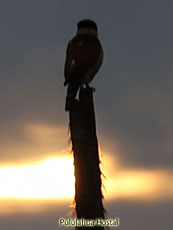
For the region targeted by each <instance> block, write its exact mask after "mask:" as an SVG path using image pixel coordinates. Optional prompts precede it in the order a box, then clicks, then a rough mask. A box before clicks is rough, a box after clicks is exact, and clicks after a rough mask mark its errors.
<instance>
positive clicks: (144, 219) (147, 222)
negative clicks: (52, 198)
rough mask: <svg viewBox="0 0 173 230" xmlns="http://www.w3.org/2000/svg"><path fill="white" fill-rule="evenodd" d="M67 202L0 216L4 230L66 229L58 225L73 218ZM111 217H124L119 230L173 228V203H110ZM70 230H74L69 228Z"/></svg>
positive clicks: (108, 210)
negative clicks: (36, 210) (60, 221)
mask: <svg viewBox="0 0 173 230" xmlns="http://www.w3.org/2000/svg"><path fill="white" fill-rule="evenodd" d="M67 205H68V204H67V203H66V202H65V203H64V205H62V204H59V203H56V205H50V206H48V207H47V208H46V209H45V210H42V212H38V213H33V214H32V213H20V214H14V215H7V216H0V228H1V229H3V230H7V229H8V230H12V229H13V230H18V229H26V230H29V229H33V230H47V229H65V228H60V227H59V226H58V219H59V218H61V217H63V218H69V216H68V215H67V213H68V212H69V210H70V209H69V208H67ZM106 206H107V212H108V214H107V218H117V217H119V218H120V226H119V227H118V228H117V229H119V230H123V229H129V230H133V229H141V230H145V229H146V228H147V229H158V230H162V229H164V228H165V226H166V229H167V230H171V229H172V225H173V220H172V215H171V214H172V211H173V205H172V203H170V202H169V203H140V202H136V203H135V202H133V203H132V202H123V201H121V202H120V201H119V202H112V203H107V205H106ZM69 229H70V228H69Z"/></svg>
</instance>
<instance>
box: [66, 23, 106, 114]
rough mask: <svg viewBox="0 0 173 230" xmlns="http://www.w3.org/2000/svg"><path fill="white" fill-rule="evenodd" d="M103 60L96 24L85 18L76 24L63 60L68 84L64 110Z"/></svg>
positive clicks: (87, 82) (88, 81) (94, 73)
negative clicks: (74, 33)
mask: <svg viewBox="0 0 173 230" xmlns="http://www.w3.org/2000/svg"><path fill="white" fill-rule="evenodd" d="M102 61H103V49H102V46H101V43H100V41H99V39H98V30H97V25H96V23H95V22H94V21H92V20H89V19H85V20H81V21H79V22H78V24H77V34H76V36H75V37H74V38H73V39H72V40H70V41H69V43H68V46H67V51H66V61H65V69H64V75H65V82H64V85H65V86H66V85H68V89H67V97H66V110H69V108H68V106H69V104H70V103H71V102H72V101H75V97H76V94H77V92H78V89H79V87H83V86H84V87H85V86H88V84H89V83H90V82H91V81H92V80H93V78H94V76H95V75H96V73H97V72H98V70H99V68H100V66H101V64H102Z"/></svg>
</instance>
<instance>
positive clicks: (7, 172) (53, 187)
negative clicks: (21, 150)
mask: <svg viewBox="0 0 173 230" xmlns="http://www.w3.org/2000/svg"><path fill="white" fill-rule="evenodd" d="M0 181H1V186H0V198H1V199H2V198H3V199H5V198H46V199H49V198H68V197H72V196H73V195H74V181H75V179H74V167H73V160H72V158H54V159H49V160H46V161H43V162H41V163H38V164H35V165H27V166H12V167H11V166H10V167H2V168H0Z"/></svg>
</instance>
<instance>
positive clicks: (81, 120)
mask: <svg viewBox="0 0 173 230" xmlns="http://www.w3.org/2000/svg"><path fill="white" fill-rule="evenodd" d="M69 116H70V132H71V141H72V148H73V154H74V166H75V179H76V181H75V203H76V214H77V218H78V219H81V218H84V219H92V220H94V219H98V218H100V219H104V207H103V203H102V191H101V170H100V167H99V163H100V161H99V154H98V142H97V135H96V124H95V112H94V103H93V88H90V87H87V88H81V89H80V92H79V102H78V103H77V104H75V107H74V108H73V107H71V109H70V111H69ZM77 229H82V230H84V229H90V227H77ZM92 229H93V230H94V229H104V227H92Z"/></svg>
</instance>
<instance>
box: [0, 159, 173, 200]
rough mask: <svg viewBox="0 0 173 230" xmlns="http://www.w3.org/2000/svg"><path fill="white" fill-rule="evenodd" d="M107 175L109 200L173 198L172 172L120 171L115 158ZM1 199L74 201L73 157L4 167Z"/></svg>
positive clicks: (1, 169) (104, 167)
mask: <svg viewBox="0 0 173 230" xmlns="http://www.w3.org/2000/svg"><path fill="white" fill-rule="evenodd" d="M103 160H104V161H102V162H103V163H102V164H101V167H102V171H103V173H104V174H105V175H106V179H103V184H104V186H105V188H106V191H104V189H103V193H104V195H105V199H106V200H111V199H135V200H148V201H150V200H152V201H153V200H158V199H172V198H173V182H172V174H173V173H172V172H167V171H161V170H142V169H140V170H139V169H138V170H135V169H124V168H118V162H114V160H113V159H112V157H111V155H106V156H105V157H103ZM0 181H1V182H0V183H1V186H0V199H1V200H7V201H8V200H9V199H37V200H41V199H42V200H43V199H44V200H50V199H53V200H55V199H59V200H62V199H63V200H64V199H66V200H67V199H71V200H73V198H74V193H75V191H74V183H75V178H74V166H73V159H72V157H59V158H51V159H47V160H45V161H42V162H39V163H35V164H30V165H21V166H19V165H18V166H8V167H4V166H3V167H0Z"/></svg>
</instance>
